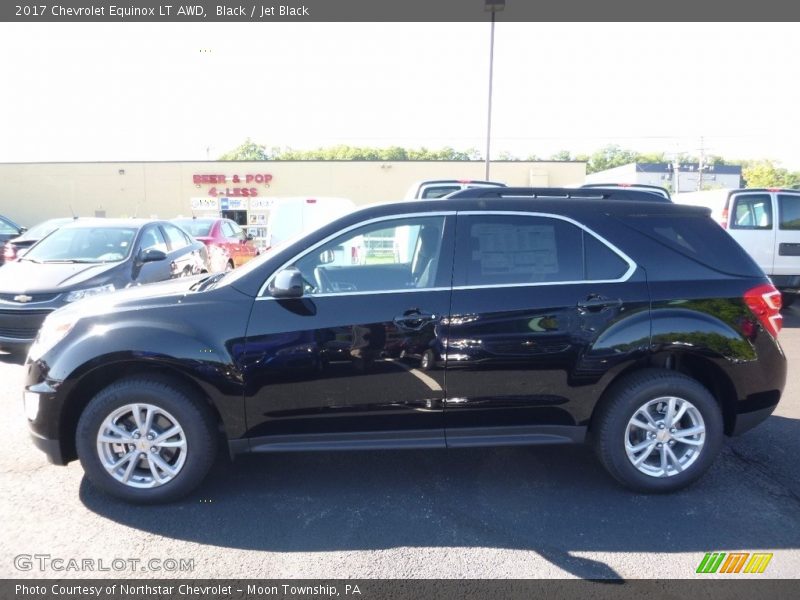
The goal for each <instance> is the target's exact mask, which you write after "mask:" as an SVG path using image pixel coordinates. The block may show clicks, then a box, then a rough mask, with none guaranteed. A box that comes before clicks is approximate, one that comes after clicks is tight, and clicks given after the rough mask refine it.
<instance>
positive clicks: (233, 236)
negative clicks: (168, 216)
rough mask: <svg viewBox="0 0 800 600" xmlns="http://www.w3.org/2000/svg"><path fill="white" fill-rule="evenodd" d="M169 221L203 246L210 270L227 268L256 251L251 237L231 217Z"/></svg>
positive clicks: (245, 260) (257, 252)
mask: <svg viewBox="0 0 800 600" xmlns="http://www.w3.org/2000/svg"><path fill="white" fill-rule="evenodd" d="M172 222H173V223H175V224H177V225H178V226H180V227H182V228H183V229H184V230H185V231H187V232H189V233H190V234H191V235H192V236H194V237H195V238H196V239H197V240H199V241H201V242H203V243H204V244H205V245H206V247H207V248H208V257H209V262H210V263H211V270H212V271H213V272H217V271H230V270H231V269H233V268H234V267H238V266H240V265H243V264H244V263H246V262H247V261H248V260H250V259H251V258H254V257H256V256H258V254H259V250H258V247H257V246H256V245H255V244H254V243H253V236H251V235H247V234H246V233H245V232H244V230H243V229H242V228H241V227H239V225H237V224H236V223H235V222H234V221H231V220H230V219H220V218H217V217H211V218H200V219H197V218H194V219H173V220H172Z"/></svg>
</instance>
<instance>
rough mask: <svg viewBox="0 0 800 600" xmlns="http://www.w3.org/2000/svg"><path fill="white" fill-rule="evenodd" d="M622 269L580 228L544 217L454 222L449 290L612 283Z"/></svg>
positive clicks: (616, 258) (468, 217) (623, 265)
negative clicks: (453, 261) (455, 238)
mask: <svg viewBox="0 0 800 600" xmlns="http://www.w3.org/2000/svg"><path fill="white" fill-rule="evenodd" d="M628 268H629V267H628V263H627V262H626V261H625V260H623V259H622V258H621V257H620V256H618V255H617V254H616V253H615V252H614V251H613V250H611V249H610V248H608V247H607V246H606V245H605V244H603V243H602V242H600V241H599V240H598V239H596V238H595V237H594V236H592V235H591V234H589V233H586V232H585V231H584V230H583V229H581V228H580V227H577V226H576V225H573V224H572V223H568V222H566V221H562V220H561V219H553V218H549V217H535V216H530V217H527V216H522V215H464V216H459V218H458V249H457V251H456V266H455V285H457V286H484V285H515V284H516V285H522V284H536V283H556V282H563V281H570V282H576V281H587V280H593V281H598V280H614V279H618V278H620V277H622V276H623V275H624V274H625V273H626V272H627V270H628Z"/></svg>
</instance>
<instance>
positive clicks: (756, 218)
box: [730, 194, 772, 229]
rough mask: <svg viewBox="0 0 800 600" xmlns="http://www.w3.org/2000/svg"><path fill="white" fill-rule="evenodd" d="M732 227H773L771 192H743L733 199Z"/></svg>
mask: <svg viewBox="0 0 800 600" xmlns="http://www.w3.org/2000/svg"><path fill="white" fill-rule="evenodd" d="M730 228H731V229H772V198H771V197H770V195H769V194H742V195H739V196H736V197H735V198H734V200H733V218H732V219H731V224H730Z"/></svg>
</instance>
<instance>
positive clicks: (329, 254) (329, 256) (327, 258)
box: [319, 250, 336, 265]
mask: <svg viewBox="0 0 800 600" xmlns="http://www.w3.org/2000/svg"><path fill="white" fill-rule="evenodd" d="M335 260H336V254H334V252H333V250H323V251H322V252H320V253H319V262H320V264H323V265H329V264H331V263H332V262H333V261H335Z"/></svg>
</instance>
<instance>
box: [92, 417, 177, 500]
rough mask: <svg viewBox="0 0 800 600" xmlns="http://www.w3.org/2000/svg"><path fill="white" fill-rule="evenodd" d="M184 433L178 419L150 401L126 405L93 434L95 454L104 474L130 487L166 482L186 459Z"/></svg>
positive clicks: (142, 486) (154, 485) (145, 486)
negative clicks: (106, 473) (95, 443)
mask: <svg viewBox="0 0 800 600" xmlns="http://www.w3.org/2000/svg"><path fill="white" fill-rule="evenodd" d="M186 452H187V444H186V435H185V434H184V432H183V428H182V427H181V425H180V423H178V420H177V419H176V418H175V417H173V416H172V415H171V414H169V413H168V412H167V411H165V410H163V409H161V408H159V407H157V406H153V405H152V404H126V405H125V406H122V407H120V408H118V409H117V410H115V411H114V412H112V413H111V414H110V415H108V416H107V417H106V418H105V420H104V421H103V424H102V425H101V426H100V429H99V430H98V433H97V455H98V457H99V458H100V462H101V463H102V465H103V467H104V468H105V469H106V471H108V473H109V474H110V475H111V476H112V477H113V478H114V479H116V480H117V481H119V482H120V483H122V484H124V485H127V486H130V487H134V488H154V487H158V486H161V485H164V484H165V483H168V482H169V481H171V480H172V479H174V478H175V476H177V475H178V473H180V471H181V469H182V468H183V465H184V463H185V462H186Z"/></svg>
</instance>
